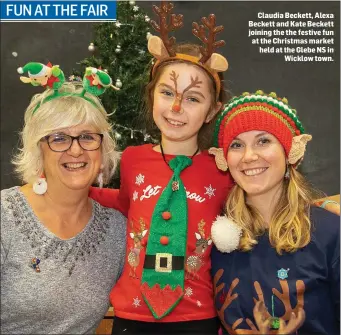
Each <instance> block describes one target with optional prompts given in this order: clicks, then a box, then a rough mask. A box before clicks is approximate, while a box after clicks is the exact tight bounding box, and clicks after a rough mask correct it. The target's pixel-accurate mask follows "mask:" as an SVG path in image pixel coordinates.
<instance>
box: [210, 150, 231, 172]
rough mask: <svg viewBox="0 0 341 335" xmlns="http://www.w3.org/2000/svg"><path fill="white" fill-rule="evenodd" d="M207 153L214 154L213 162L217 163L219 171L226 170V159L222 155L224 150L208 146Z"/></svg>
mask: <svg viewBox="0 0 341 335" xmlns="http://www.w3.org/2000/svg"><path fill="white" fill-rule="evenodd" d="M208 153H209V154H211V155H214V156H215V157H214V159H215V163H216V165H217V168H218V169H219V170H221V171H227V170H228V166H227V161H226V159H225V157H224V150H223V149H222V148H210V149H209V150H208Z"/></svg>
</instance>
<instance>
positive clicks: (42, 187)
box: [33, 174, 47, 195]
mask: <svg viewBox="0 0 341 335" xmlns="http://www.w3.org/2000/svg"><path fill="white" fill-rule="evenodd" d="M46 191H47V182H46V178H45V176H44V174H42V175H41V176H40V178H38V179H37V180H36V181H35V182H34V184H33V192H34V193H35V194H38V195H43V194H44V193H46Z"/></svg>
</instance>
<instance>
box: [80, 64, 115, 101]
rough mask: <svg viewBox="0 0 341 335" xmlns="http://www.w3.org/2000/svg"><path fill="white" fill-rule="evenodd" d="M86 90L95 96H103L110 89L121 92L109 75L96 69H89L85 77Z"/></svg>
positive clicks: (84, 85)
mask: <svg viewBox="0 0 341 335" xmlns="http://www.w3.org/2000/svg"><path fill="white" fill-rule="evenodd" d="M83 87H84V89H85V90H86V91H87V92H89V93H91V94H93V95H97V96H98V95H101V94H103V93H104V92H105V90H106V89H107V88H108V87H111V88H113V89H115V90H119V88H118V87H116V86H114V85H112V80H111V78H110V76H109V75H108V73H106V72H105V71H102V70H100V69H96V68H94V67H87V68H86V70H85V74H84V77H83Z"/></svg>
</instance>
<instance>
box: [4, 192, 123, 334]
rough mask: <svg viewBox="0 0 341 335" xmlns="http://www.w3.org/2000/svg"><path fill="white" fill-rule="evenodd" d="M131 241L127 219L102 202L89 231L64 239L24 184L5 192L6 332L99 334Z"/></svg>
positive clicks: (88, 227)
mask: <svg viewBox="0 0 341 335" xmlns="http://www.w3.org/2000/svg"><path fill="white" fill-rule="evenodd" d="M125 243H126V219H125V218H124V217H123V216H122V215H121V214H120V213H119V212H117V211H115V210H112V209H108V208H105V207H102V206H101V205H100V204H98V203H97V202H93V214H92V218H91V219H90V221H89V223H88V224H87V225H86V227H85V228H84V229H83V231H82V232H80V233H79V234H78V235H77V236H75V237H73V238H71V239H68V240H61V239H60V238H58V237H57V236H55V235H54V234H53V233H51V232H50V231H49V230H47V229H46V228H45V227H44V226H43V225H42V224H41V223H40V222H39V220H38V219H37V217H36V216H35V214H34V213H33V211H32V209H31V207H30V206H29V204H28V202H27V200H26V198H25V196H24V195H23V193H21V191H20V189H19V187H13V188H10V189H7V190H3V191H1V334H94V333H95V330H96V328H97V326H98V324H99V322H100V321H101V319H102V318H103V316H104V315H105V313H106V311H107V309H108V307H109V293H110V290H111V288H112V286H113V285H114V284H115V282H116V281H117V279H118V277H119V275H120V273H121V271H122V268H123V263H124V258H125ZM34 257H37V258H39V259H40V264H39V267H40V272H36V271H35V269H34V268H33V267H32V264H31V260H32V258H34Z"/></svg>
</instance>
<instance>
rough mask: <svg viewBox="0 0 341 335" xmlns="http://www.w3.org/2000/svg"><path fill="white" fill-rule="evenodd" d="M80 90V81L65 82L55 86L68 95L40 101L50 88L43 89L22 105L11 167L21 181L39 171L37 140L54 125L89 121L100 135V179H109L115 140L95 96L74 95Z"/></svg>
mask: <svg viewBox="0 0 341 335" xmlns="http://www.w3.org/2000/svg"><path fill="white" fill-rule="evenodd" d="M82 90H83V86H81V84H74V83H65V84H64V85H63V86H62V87H61V88H60V89H59V93H63V94H65V93H67V94H70V95H66V96H60V97H57V98H54V99H52V100H50V101H47V102H44V99H45V98H46V97H48V96H50V95H51V94H53V90H46V91H45V92H44V93H41V94H36V95H35V96H33V98H32V100H31V102H30V105H29V106H28V107H27V109H26V112H25V124H24V128H23V130H22V132H21V133H20V135H21V142H22V143H21V146H20V148H19V151H18V153H17V154H16V155H15V156H14V158H13V160H12V163H13V164H14V165H15V171H16V172H17V174H18V175H19V177H20V178H21V179H22V181H23V182H26V183H34V182H35V181H36V180H37V178H39V177H40V175H41V174H42V173H43V156H42V151H41V148H40V145H39V142H40V140H41V139H42V138H43V137H44V136H46V135H49V134H51V133H53V132H56V131H57V130H58V129H62V128H69V127H73V126H77V125H80V124H87V125H91V126H93V127H95V129H96V131H98V132H99V133H102V134H103V135H104V137H103V142H102V146H101V149H102V164H103V166H104V168H103V170H102V171H103V182H104V183H108V182H109V181H110V178H111V177H112V175H113V173H114V172H115V168H116V166H117V162H118V159H119V153H118V152H117V151H115V147H116V144H115V141H114V139H113V136H112V130H111V125H110V123H109V122H108V114H107V113H106V111H105V109H104V107H103V106H102V104H101V102H100V100H99V99H98V98H97V97H96V96H94V95H92V94H90V93H85V97H87V98H88V99H91V101H92V102H93V103H91V102H89V101H87V100H86V99H84V98H82V97H80V96H77V94H78V95H79V94H80V93H81V92H82ZM39 104H41V105H40V106H39ZM36 106H39V107H38V109H37V110H35V108H36Z"/></svg>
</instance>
